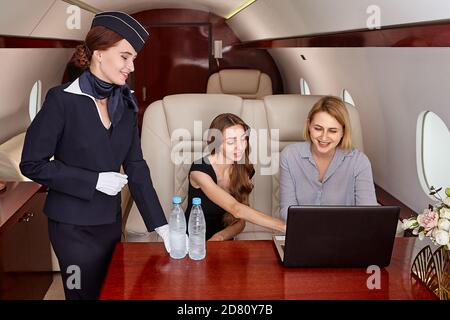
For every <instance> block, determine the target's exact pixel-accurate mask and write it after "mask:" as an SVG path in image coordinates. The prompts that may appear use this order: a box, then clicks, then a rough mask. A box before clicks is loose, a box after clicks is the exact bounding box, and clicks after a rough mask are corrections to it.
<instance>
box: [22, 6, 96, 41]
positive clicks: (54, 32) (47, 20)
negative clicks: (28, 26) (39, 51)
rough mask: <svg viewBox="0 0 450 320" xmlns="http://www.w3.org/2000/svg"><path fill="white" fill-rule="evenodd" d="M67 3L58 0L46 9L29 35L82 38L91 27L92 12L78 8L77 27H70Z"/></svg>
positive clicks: (70, 14)
mask: <svg viewBox="0 0 450 320" xmlns="http://www.w3.org/2000/svg"><path fill="white" fill-rule="evenodd" d="M69 6H70V4H69V3H67V2H64V1H61V0H58V1H56V2H55V3H54V5H53V6H52V7H51V8H50V10H48V12H47V13H46V15H45V17H44V18H43V19H42V20H41V21H40V22H39V24H38V25H37V26H36V27H35V29H34V30H33V32H32V33H31V35H30V36H32V37H43V38H56V39H72V40H84V38H85V36H86V34H87V33H88V31H89V29H90V28H91V23H92V19H93V17H94V14H93V13H92V12H89V11H86V10H83V9H80V17H79V19H80V20H79V22H80V24H79V28H78V26H76V27H75V28H73V29H72V26H71V24H70V23H69V24H68V23H67V21H69V22H70V21H72V19H71V16H72V13H71V11H69V13H67V8H68V7H69Z"/></svg>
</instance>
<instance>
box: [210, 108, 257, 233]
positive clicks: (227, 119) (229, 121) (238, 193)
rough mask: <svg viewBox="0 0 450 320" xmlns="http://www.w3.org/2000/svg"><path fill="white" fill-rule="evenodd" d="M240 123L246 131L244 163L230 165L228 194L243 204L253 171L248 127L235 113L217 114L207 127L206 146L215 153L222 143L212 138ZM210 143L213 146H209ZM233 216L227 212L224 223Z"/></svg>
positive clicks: (229, 222) (250, 185) (247, 198)
mask: <svg viewBox="0 0 450 320" xmlns="http://www.w3.org/2000/svg"><path fill="white" fill-rule="evenodd" d="M235 125H240V126H242V128H243V129H244V131H245V132H246V138H245V139H246V140H247V147H246V148H245V151H244V163H241V161H239V162H235V163H233V164H232V166H231V172H230V186H229V191H230V194H231V195H232V196H233V197H234V198H235V199H236V200H237V201H238V202H240V203H243V204H245V205H249V195H250V192H252V190H253V183H252V181H251V180H250V176H251V175H253V173H254V167H253V164H252V163H250V160H249V148H250V145H249V133H250V127H249V126H248V125H247V124H246V123H245V122H244V121H243V120H242V119H241V118H239V117H238V116H237V115H235V114H232V113H223V114H220V115H218V116H217V117H216V118H214V120H213V121H212V122H211V125H210V127H209V131H208V142H207V143H208V148H209V150H210V152H211V154H215V153H216V147H218V146H219V145H221V144H222V140H220V141H215V140H214V139H220V138H221V137H223V134H224V132H225V129H227V128H229V127H232V126H235ZM215 131H220V133H222V134H221V135H219V136H217V135H214V132H215ZM212 145H214V146H215V147H213V148H210V147H211V146H212ZM234 220H235V218H234V217H233V216H232V215H231V214H230V213H227V214H226V215H225V216H224V223H225V225H230V224H231V223H232V222H233V221H234Z"/></svg>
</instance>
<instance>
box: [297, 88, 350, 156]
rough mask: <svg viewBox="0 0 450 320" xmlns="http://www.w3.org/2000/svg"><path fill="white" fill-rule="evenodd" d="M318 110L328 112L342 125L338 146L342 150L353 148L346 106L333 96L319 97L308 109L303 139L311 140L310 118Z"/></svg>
mask: <svg viewBox="0 0 450 320" xmlns="http://www.w3.org/2000/svg"><path fill="white" fill-rule="evenodd" d="M319 112H326V113H328V114H329V115H330V116H332V117H333V118H335V119H336V120H337V122H339V124H340V125H341V126H342V130H343V131H344V132H343V135H342V139H341V141H340V142H339V144H338V147H340V148H341V149H344V150H349V149H351V148H353V143H352V128H351V126H350V117H349V115H348V111H347V107H346V106H345V103H344V101H342V100H341V99H340V98H337V97H333V96H325V97H323V98H321V99H320V100H319V101H317V102H316V103H315V104H314V106H313V107H312V108H311V110H309V114H308V118H307V119H306V122H305V127H304V128H303V137H304V138H305V140H306V141H309V142H311V136H310V134H309V126H310V125H311V120H312V119H313V118H314V116H315V115H316V113H319Z"/></svg>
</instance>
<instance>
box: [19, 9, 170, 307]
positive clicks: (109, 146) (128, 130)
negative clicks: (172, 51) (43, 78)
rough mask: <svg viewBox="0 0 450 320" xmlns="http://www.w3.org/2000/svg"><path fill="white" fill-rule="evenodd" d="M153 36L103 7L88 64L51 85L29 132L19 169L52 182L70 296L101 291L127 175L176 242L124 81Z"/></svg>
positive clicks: (141, 203)
mask: <svg viewBox="0 0 450 320" xmlns="http://www.w3.org/2000/svg"><path fill="white" fill-rule="evenodd" d="M148 37H149V34H148V32H147V31H146V30H145V28H144V27H143V26H142V25H141V24H140V23H139V22H137V21H136V20H135V19H134V18H132V17H131V16H129V15H127V14H125V13H122V12H102V13H99V14H97V15H95V17H94V19H93V22H92V26H91V29H90V31H89V32H88V34H87V36H86V39H85V43H84V44H83V45H81V46H79V47H78V48H77V56H78V62H79V64H80V65H84V66H85V67H87V69H86V71H84V73H83V74H82V75H81V76H80V77H79V78H78V79H76V80H75V81H74V82H72V83H70V84H64V85H60V86H56V87H54V88H52V89H50V90H49V91H48V93H47V96H46V98H45V102H44V105H43V107H42V109H41V111H40V112H39V113H38V114H37V115H36V117H35V119H34V120H33V122H32V123H31V125H30V127H29V128H28V130H27V133H26V137H25V143H24V148H23V152H22V161H21V163H20V169H21V171H22V173H23V174H24V175H25V176H27V177H28V178H30V179H32V180H34V181H36V182H38V183H40V184H43V185H46V186H48V188H49V191H48V196H47V199H46V203H45V207H44V212H45V213H46V215H47V216H48V229H49V236H50V241H51V243H52V245H53V248H54V250H55V253H56V256H57V257H58V261H59V265H60V268H61V275H62V279H63V283H64V291H65V295H66V299H96V298H97V297H98V295H99V292H100V288H101V285H102V282H103V280H104V277H105V274H106V270H107V266H108V263H109V261H110V258H111V254H112V252H113V249H114V245H115V244H116V243H117V242H119V241H120V236H121V222H122V220H121V219H122V215H121V197H120V191H121V189H122V188H123V186H124V185H125V184H127V183H128V185H129V188H130V191H131V194H132V196H133V198H134V200H135V202H136V205H137V207H138V209H139V211H140V212H141V214H142V217H143V220H144V222H145V225H146V227H147V229H148V230H150V231H151V230H156V232H157V233H158V234H159V235H160V236H161V237H162V238H163V240H164V244H165V246H166V249H167V250H168V251H169V250H170V246H169V237H168V234H169V231H168V230H169V228H168V225H167V221H166V218H165V215H164V212H163V210H162V207H161V204H160V202H159V199H158V196H157V194H156V192H155V189H154V187H153V184H152V180H151V177H150V172H149V168H148V167H147V164H146V162H145V160H144V159H143V156H142V150H141V143H140V139H139V135H138V126H137V111H138V107H137V105H136V101H135V98H134V96H133V95H132V93H131V91H130V89H129V88H128V86H127V84H126V80H127V78H128V76H129V74H130V73H131V72H133V71H134V65H133V60H134V59H135V58H136V55H137V53H138V52H139V50H141V49H142V47H143V46H144V43H145V41H146V40H147V38H148ZM52 157H53V159H51V158H52ZM121 166H123V169H124V171H125V174H121V173H120V168H121ZM77 272H79V273H78V274H76V273H77ZM77 277H78V278H77Z"/></svg>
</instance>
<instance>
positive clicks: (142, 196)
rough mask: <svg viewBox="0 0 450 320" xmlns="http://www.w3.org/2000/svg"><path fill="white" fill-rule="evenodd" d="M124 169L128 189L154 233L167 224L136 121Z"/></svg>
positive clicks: (148, 228)
mask: <svg viewBox="0 0 450 320" xmlns="http://www.w3.org/2000/svg"><path fill="white" fill-rule="evenodd" d="M155 151H156V150H155ZM123 168H124V170H125V173H126V174H127V175H128V187H129V188H130V192H131V195H132V196H133V199H134V201H135V202H136V206H137V207H138V209H139V212H140V213H141V215H142V219H143V220H144V223H145V226H146V227H147V230H149V231H152V230H154V229H155V228H157V227H160V226H162V225H165V224H167V220H166V217H165V215H164V211H163V209H162V207H161V203H160V202H159V199H158V195H157V194H156V190H155V188H154V187H153V183H152V178H151V176H150V170H149V168H148V166H147V163H146V162H145V160H144V157H143V155H142V149H141V140H140V138H139V134H138V128H137V124H136V121H135V126H134V134H133V141H132V144H131V146H130V149H129V151H128V154H127V156H126V158H125V161H124V163H123Z"/></svg>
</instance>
